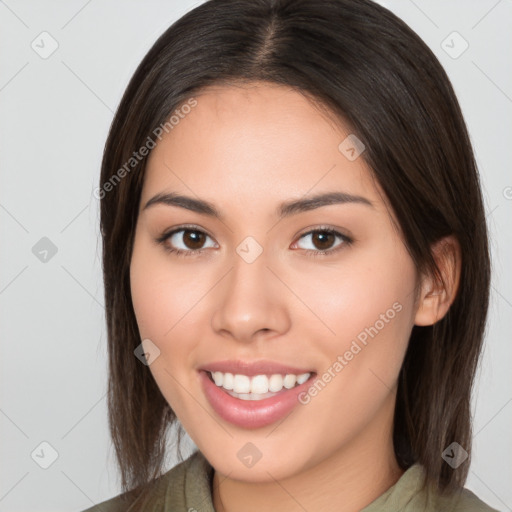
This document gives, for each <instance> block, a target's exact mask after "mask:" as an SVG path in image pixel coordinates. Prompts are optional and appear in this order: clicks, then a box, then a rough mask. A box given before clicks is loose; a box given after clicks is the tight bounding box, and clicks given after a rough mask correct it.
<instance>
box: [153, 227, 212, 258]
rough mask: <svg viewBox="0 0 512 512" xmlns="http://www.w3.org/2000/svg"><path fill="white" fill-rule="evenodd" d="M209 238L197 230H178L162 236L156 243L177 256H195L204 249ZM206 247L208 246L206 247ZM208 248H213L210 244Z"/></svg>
mask: <svg viewBox="0 0 512 512" xmlns="http://www.w3.org/2000/svg"><path fill="white" fill-rule="evenodd" d="M208 238H209V239H210V240H211V237H210V236H208V235H207V234H206V233H204V232H203V231H201V230H199V229H193V228H180V229H175V230H174V231H171V232H170V233H167V234H164V235H162V236H161V237H160V238H158V239H157V242H159V243H162V244H164V245H165V247H166V249H167V250H169V251H171V252H176V253H179V254H190V255H192V254H197V253H199V252H201V251H202V250H203V249H204V248H205V247H204V244H205V242H206V240H207V239H208ZM207 247H208V246H207ZM209 247H215V244H211V245H210V246H209Z"/></svg>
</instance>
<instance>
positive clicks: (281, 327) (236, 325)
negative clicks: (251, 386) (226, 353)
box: [211, 252, 292, 343]
mask: <svg viewBox="0 0 512 512" xmlns="http://www.w3.org/2000/svg"><path fill="white" fill-rule="evenodd" d="M231 263H232V269H231V271H230V272H229V273H228V274H227V275H226V277H225V278H224V279H222V281H221V283H219V286H217V287H216V296H215V297H214V301H215V310H214V312H213V315H212V319H211V326H212V328H213V330H214V331H215V332H216V333H217V334H219V335H222V336H225V337H231V338H233V339H235V340H237V341H239V342H244V343H247V342H250V341H254V340H255V339H256V338H259V337H274V336H276V335H282V334H284V333H286V332H287V330H288V329H289V328H290V313H289V308H288V302H289V301H290V300H292V296H291V294H290V292H289V290H288V289H287V288H286V286H285V285H284V284H283V282H282V281H281V279H282V277H281V279H280V278H279V274H280V270H279V269H278V268H274V267H275V265H272V263H270V262H269V261H268V258H267V257H266V253H265V252H263V253H262V254H261V255H260V256H259V257H258V258H256V260H254V261H252V262H250V263H249V262H248V261H246V260H244V259H243V258H242V257H240V256H239V254H237V253H235V254H234V256H233V258H232V260H231ZM283 280H284V281H286V279H283Z"/></svg>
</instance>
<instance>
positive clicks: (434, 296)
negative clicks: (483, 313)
mask: <svg viewBox="0 0 512 512" xmlns="http://www.w3.org/2000/svg"><path fill="white" fill-rule="evenodd" d="M432 253H433V255H434V258H435V260H436V263H437V266H438V267H439V271H440V273H441V280H439V279H437V278H436V277H435V276H432V275H428V276H423V278H422V282H421V290H420V295H419V298H418V309H417V311H416V316H415V320H414V324H415V325H433V324H435V323H436V322H437V321H439V320H441V318H443V317H444V316H445V315H446V313H447V312H448V310H449V309H450V306H451V305H452V302H453V301H454V299H455V296H456V294H457V290H458V288H459V280H460V269H461V250H460V245H459V242H458V240H457V239H456V238H455V237H454V236H448V237H445V238H442V239H441V240H439V241H438V242H436V243H435V244H434V245H433V247H432Z"/></svg>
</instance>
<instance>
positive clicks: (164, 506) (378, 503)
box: [82, 451, 497, 512]
mask: <svg viewBox="0 0 512 512" xmlns="http://www.w3.org/2000/svg"><path fill="white" fill-rule="evenodd" d="M422 475H423V469H422V467H421V466H420V465H419V464H415V465H414V466H411V467H410V468H409V469H408V470H407V471H405V473H404V474H403V475H402V476H401V477H400V479H399V480H398V481H397V482H396V483H395V485H393V486H392V487H390V488H389V489H388V490H387V491H386V492H384V494H381V495H380V496H379V497H378V498H377V499H375V500H374V501H372V502H371V503H370V504H369V505H367V506H366V507H365V508H364V509H362V510H361V512H420V511H421V512H497V511H496V509H493V508H491V507H489V506H487V505H486V504H485V503H484V502H483V501H481V500H480V499H479V498H478V497H477V496H476V495H475V494H473V493H472V492H471V491H470V490H469V489H462V490H461V492H458V493H456V494H455V495H452V496H451V497H444V496H441V495H434V496H433V497H431V499H430V501H428V499H427V495H426V493H425V492H422V491H421V484H422ZM212 482H213V467H212V466H211V465H210V463H209V462H208V461H207V460H206V458H205V457H204V455H203V454H202V453H201V452H200V451H195V452H194V453H193V454H192V455H191V456H190V457H189V458H188V459H186V460H184V461H183V462H181V463H179V464H177V465H176V466H175V467H173V468H172V469H170V470H169V471H168V472H167V473H164V474H163V475H161V476H160V477H159V478H158V479H157V480H156V481H155V487H154V489H153V492H152V494H151V503H150V504H149V505H147V506H145V507H144V511H145V512H156V511H159V512H215V509H214V508H213V501H212ZM123 496H124V494H120V495H118V496H116V497H114V498H112V499H109V500H107V501H103V502H101V503H99V504H98V505H96V506H94V507H91V508H88V509H86V510H83V511H82V512H130V508H129V503H127V502H124V501H122V499H123ZM276 508H277V507H276Z"/></svg>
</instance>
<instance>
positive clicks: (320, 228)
mask: <svg viewBox="0 0 512 512" xmlns="http://www.w3.org/2000/svg"><path fill="white" fill-rule="evenodd" d="M187 230H189V231H197V232H199V233H203V234H204V235H206V236H208V237H209V238H211V239H212V240H214V237H213V236H211V235H210V234H209V233H208V232H207V231H206V230H204V229H203V228H201V227H199V226H198V225H197V224H182V225H180V226H176V227H174V228H171V229H169V230H167V231H165V232H164V233H163V234H162V235H161V236H160V237H158V238H157V239H156V241H157V242H158V243H159V244H163V245H164V246H165V242H166V241H167V240H168V239H169V238H170V237H171V236H173V235H174V234H176V233H178V232H180V231H187ZM316 232H328V233H331V234H333V235H334V236H337V237H338V238H341V239H342V243H340V244H338V245H337V246H335V247H334V248H331V249H326V250H324V251H321V250H314V249H302V251H305V253H306V254H309V255H312V256H322V255H330V254H335V253H337V252H338V250H341V249H342V248H343V246H345V245H351V244H352V243H353V242H354V238H353V236H352V235H350V236H349V235H346V234H344V233H342V232H340V231H339V230H338V229H336V228H334V227H331V226H328V225H317V226H310V227H308V228H305V230H304V231H302V232H301V233H300V234H299V235H297V236H296V240H297V241H299V240H300V239H301V238H303V237H304V236H306V235H311V234H313V233H316ZM215 243H217V242H215ZM296 243H297V242H294V243H293V244H292V245H296ZM165 249H166V250H167V251H168V252H170V253H174V254H176V255H177V256H193V255H198V254H201V253H203V252H205V251H207V249H211V248H203V249H189V250H185V249H176V248H169V247H167V246H165Z"/></svg>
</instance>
